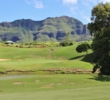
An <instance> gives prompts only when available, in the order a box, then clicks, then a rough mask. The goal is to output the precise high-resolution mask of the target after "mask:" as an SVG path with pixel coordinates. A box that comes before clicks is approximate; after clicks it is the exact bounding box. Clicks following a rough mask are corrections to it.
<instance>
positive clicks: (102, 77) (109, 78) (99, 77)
mask: <svg viewBox="0 0 110 100" xmlns="http://www.w3.org/2000/svg"><path fill="white" fill-rule="evenodd" d="M89 79H93V80H97V81H102V82H108V81H110V76H105V75H97V76H94V77H93V78H89Z"/></svg>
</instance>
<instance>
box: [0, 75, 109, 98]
mask: <svg viewBox="0 0 110 100" xmlns="http://www.w3.org/2000/svg"><path fill="white" fill-rule="evenodd" d="M109 91H110V77H109V76H97V75H92V74H91V75H90V74H89V75H87V74H79V75H78V74H71V75H69V74H65V75H61V74H60V75H49V74H45V75H43V74H42V75H40V74H39V75H27V76H25V75H23V76H20V75H19V76H0V100H110V93H109Z"/></svg>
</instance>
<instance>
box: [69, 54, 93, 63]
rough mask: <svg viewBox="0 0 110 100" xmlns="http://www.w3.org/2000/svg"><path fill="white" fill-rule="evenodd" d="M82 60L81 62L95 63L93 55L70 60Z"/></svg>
mask: <svg viewBox="0 0 110 100" xmlns="http://www.w3.org/2000/svg"><path fill="white" fill-rule="evenodd" d="M75 59H81V61H84V62H89V63H93V61H92V59H93V53H90V54H87V55H81V56H77V57H73V58H70V59H69V60H75Z"/></svg>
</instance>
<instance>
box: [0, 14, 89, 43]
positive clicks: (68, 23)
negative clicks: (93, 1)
mask: <svg viewBox="0 0 110 100" xmlns="http://www.w3.org/2000/svg"><path fill="white" fill-rule="evenodd" d="M66 32H71V38H72V40H74V41H76V40H80V39H81V37H82V36H83V37H84V38H83V39H86V37H88V35H87V33H89V32H88V30H87V28H86V26H85V25H83V23H82V22H80V21H79V20H77V19H75V18H72V17H68V16H61V17H55V18H50V17H49V18H47V19H44V20H42V21H33V20H31V19H21V20H15V21H13V22H2V23H0V39H1V40H2V41H7V40H12V41H14V42H32V41H35V40H39V41H52V40H53V41H56V40H61V39H62V38H64V36H65V34H66ZM76 37H77V38H76ZM83 39H82V40H83Z"/></svg>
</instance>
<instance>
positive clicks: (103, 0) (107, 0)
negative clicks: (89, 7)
mask: <svg viewBox="0 0 110 100" xmlns="http://www.w3.org/2000/svg"><path fill="white" fill-rule="evenodd" d="M100 2H103V3H106V2H110V0H100Z"/></svg>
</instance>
